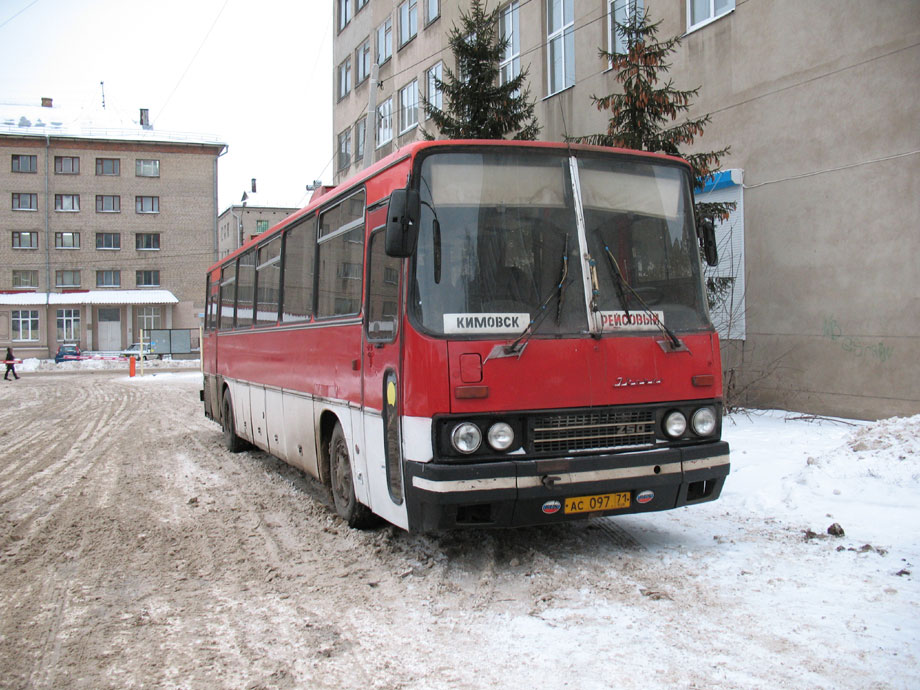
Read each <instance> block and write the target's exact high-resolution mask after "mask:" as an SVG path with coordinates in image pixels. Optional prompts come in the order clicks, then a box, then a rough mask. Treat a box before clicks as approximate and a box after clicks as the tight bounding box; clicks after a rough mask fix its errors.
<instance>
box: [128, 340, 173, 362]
mask: <svg viewBox="0 0 920 690" xmlns="http://www.w3.org/2000/svg"><path fill="white" fill-rule="evenodd" d="M121 356H122V357H134V358H135V359H141V357H143V358H144V359H162V358H163V356H162V355H158V354H157V353H156V352H154V350H153V348H151V347H150V345H149V344H148V343H144V351H143V353H141V344H140V343H132V344H131V347H128V348H125V349H124V350H122V351H121Z"/></svg>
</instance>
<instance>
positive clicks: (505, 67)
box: [498, 0, 623, 84]
mask: <svg viewBox="0 0 920 690" xmlns="http://www.w3.org/2000/svg"><path fill="white" fill-rule="evenodd" d="M622 1H623V0H620V2H622ZM519 9H520V3H518V2H512V3H511V4H510V5H508V7H506V8H505V9H503V10H502V13H501V16H500V17H499V21H498V29H499V33H500V36H501V40H503V41H507V42H508V45H507V46H505V50H504V53H503V54H502V58H501V62H500V63H499V65H498V69H499V74H498V80H499V84H507V83H508V82H509V81H511V80H513V79H515V78H516V77H517V75H519V74H520V73H521V25H520V19H519Z"/></svg>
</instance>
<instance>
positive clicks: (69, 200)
mask: <svg viewBox="0 0 920 690" xmlns="http://www.w3.org/2000/svg"><path fill="white" fill-rule="evenodd" d="M54 210H55V211H79V210H80V195H79V194H55V195H54Z"/></svg>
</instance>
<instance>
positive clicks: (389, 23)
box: [374, 17, 393, 65]
mask: <svg viewBox="0 0 920 690" xmlns="http://www.w3.org/2000/svg"><path fill="white" fill-rule="evenodd" d="M374 33H376V34H377V64H378V65H382V64H383V63H384V62H386V61H387V60H389V59H390V58H391V57H393V18H392V17H387V19H386V21H385V22H384V23H383V24H381V25H380V26H378V27H377V31H375V32H374Z"/></svg>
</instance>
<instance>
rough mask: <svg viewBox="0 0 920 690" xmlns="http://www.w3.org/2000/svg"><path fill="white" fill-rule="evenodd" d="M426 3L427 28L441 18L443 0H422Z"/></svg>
mask: <svg viewBox="0 0 920 690" xmlns="http://www.w3.org/2000/svg"><path fill="white" fill-rule="evenodd" d="M422 1H423V2H424V3H425V26H428V25H429V24H431V22H433V21H434V20H435V19H437V18H438V17H440V16H441V0H422Z"/></svg>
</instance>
